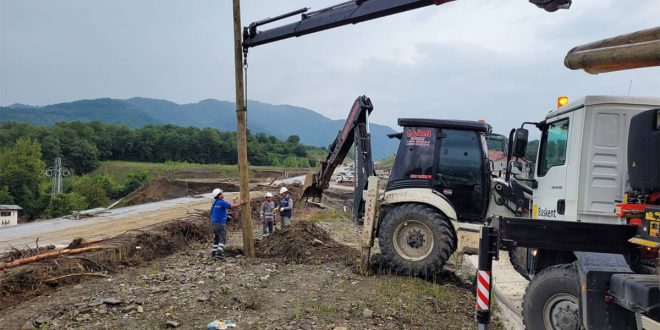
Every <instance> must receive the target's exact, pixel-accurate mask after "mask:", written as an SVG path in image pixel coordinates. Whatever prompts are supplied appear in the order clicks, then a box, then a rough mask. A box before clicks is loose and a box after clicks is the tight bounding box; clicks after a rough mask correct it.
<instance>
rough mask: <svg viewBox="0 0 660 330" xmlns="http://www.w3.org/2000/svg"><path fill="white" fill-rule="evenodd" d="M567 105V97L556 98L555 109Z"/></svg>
mask: <svg viewBox="0 0 660 330" xmlns="http://www.w3.org/2000/svg"><path fill="white" fill-rule="evenodd" d="M567 104H568V96H560V97H558V98H557V108H561V107H563V106H565V105H567Z"/></svg>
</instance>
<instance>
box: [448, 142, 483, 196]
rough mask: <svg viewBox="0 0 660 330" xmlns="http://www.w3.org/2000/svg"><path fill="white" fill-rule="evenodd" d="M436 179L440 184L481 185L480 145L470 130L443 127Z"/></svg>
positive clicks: (449, 185)
mask: <svg viewBox="0 0 660 330" xmlns="http://www.w3.org/2000/svg"><path fill="white" fill-rule="evenodd" d="M442 132H443V133H444V134H445V137H444V138H443V139H442V145H441V147H440V162H439V163H438V173H437V176H438V178H437V179H438V181H440V184H441V185H442V186H446V187H453V186H456V185H466V186H470V187H474V186H478V185H481V179H482V178H481V173H482V172H481V164H482V157H483V156H482V149H483V148H482V146H481V141H480V139H479V136H478V135H477V134H476V133H475V132H472V131H461V130H453V129H443V130H442Z"/></svg>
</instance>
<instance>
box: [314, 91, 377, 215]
mask: <svg viewBox="0 0 660 330" xmlns="http://www.w3.org/2000/svg"><path fill="white" fill-rule="evenodd" d="M373 108H374V107H373V105H372V104H371V100H370V99H369V98H368V97H366V96H360V97H358V98H357V99H356V100H355V102H354V103H353V106H352V107H351V112H350V113H349V114H348V118H347V119H346V123H344V127H343V128H342V130H341V131H339V133H338V134H337V138H336V139H335V140H334V142H332V144H331V145H330V153H328V156H327V157H326V159H325V160H323V161H321V168H320V169H319V171H318V172H317V173H309V174H307V177H306V178H305V185H304V186H303V195H302V198H303V199H309V198H310V197H311V198H312V199H319V201H320V199H321V196H322V194H323V191H324V190H325V189H327V188H328V186H329V185H330V179H331V178H332V174H333V173H334V171H335V169H336V168H337V166H339V165H340V164H341V163H342V162H343V161H344V158H346V155H347V154H348V151H349V150H350V149H351V147H352V146H353V145H355V169H356V171H357V175H356V177H355V180H356V185H357V186H356V188H355V191H356V193H355V196H354V199H353V215H354V216H355V217H356V219H359V218H361V216H362V213H363V212H364V211H363V204H364V203H363V199H362V193H361V192H362V191H364V190H366V189H367V178H368V177H369V176H371V175H374V174H375V170H374V162H373V159H372V157H371V136H370V134H369V128H368V126H369V114H370V113H371V111H372V110H373Z"/></svg>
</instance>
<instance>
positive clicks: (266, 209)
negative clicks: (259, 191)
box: [259, 192, 275, 237]
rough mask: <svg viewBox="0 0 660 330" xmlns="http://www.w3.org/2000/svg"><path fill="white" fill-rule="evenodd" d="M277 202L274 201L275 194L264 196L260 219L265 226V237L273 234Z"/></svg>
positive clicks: (263, 232)
mask: <svg viewBox="0 0 660 330" xmlns="http://www.w3.org/2000/svg"><path fill="white" fill-rule="evenodd" d="M274 210H275V202H274V201H273V194H271V193H269V192H267V193H266V196H264V202H263V203H261V207H260V208H259V219H260V220H261V223H262V224H263V231H262V235H263V237H266V236H268V235H270V234H272V233H273V225H274V223H275V213H274Z"/></svg>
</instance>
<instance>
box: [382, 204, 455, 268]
mask: <svg viewBox="0 0 660 330" xmlns="http://www.w3.org/2000/svg"><path fill="white" fill-rule="evenodd" d="M378 241H379V246H380V252H381V255H382V256H383V258H384V259H385V260H386V261H387V262H388V264H389V265H390V267H391V268H392V269H393V270H394V271H395V272H396V273H397V274H402V275H413V276H427V275H430V274H433V273H435V272H436V271H438V270H440V269H441V268H442V266H444V264H445V263H446V262H447V260H448V259H449V256H451V254H452V253H453V252H454V251H455V250H456V234H455V232H454V229H453V228H452V226H451V224H450V222H449V219H447V217H445V216H444V215H443V214H442V213H440V212H438V211H437V210H436V209H434V208H432V207H430V206H427V205H424V204H402V205H399V206H397V207H395V208H394V209H392V210H391V211H389V212H388V213H387V214H386V215H385V217H384V218H383V221H382V223H381V226H380V230H379V234H378Z"/></svg>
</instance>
